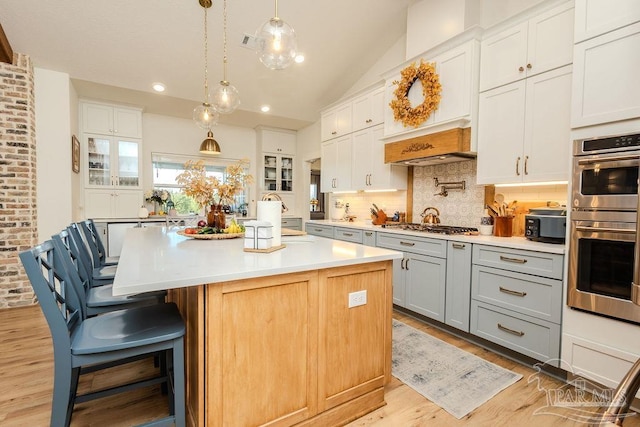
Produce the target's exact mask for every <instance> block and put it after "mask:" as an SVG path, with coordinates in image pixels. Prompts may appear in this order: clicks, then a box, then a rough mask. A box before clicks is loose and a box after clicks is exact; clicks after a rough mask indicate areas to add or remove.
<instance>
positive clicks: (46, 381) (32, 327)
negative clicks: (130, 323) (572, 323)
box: [0, 306, 640, 427]
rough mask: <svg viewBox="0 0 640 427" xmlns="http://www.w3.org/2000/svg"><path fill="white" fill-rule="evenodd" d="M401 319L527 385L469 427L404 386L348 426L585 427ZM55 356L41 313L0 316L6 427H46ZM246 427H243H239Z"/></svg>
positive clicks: (84, 415)
mask: <svg viewBox="0 0 640 427" xmlns="http://www.w3.org/2000/svg"><path fill="white" fill-rule="evenodd" d="M394 317H395V318H397V319H398V320H401V321H403V322H405V323H407V324H409V325H411V326H413V327H416V328H418V329H421V330H423V331H425V332H428V333H430V334H432V335H434V336H435V337H437V338H440V339H443V340H445V341H447V342H449V343H451V344H454V345H456V346H458V347H460V348H463V349H464V350H466V351H469V352H471V353H473V354H476V355H478V356H480V357H483V358H484V359H486V360H489V361H491V362H494V363H496V364H498V365H500V366H503V367H505V368H507V369H511V370H513V371H515V372H519V373H521V374H522V375H523V379H521V380H520V381H518V382H517V383H516V384H514V385H513V386H511V387H509V388H507V389H506V390H504V391H502V392H501V393H500V394H498V395H497V396H496V397H495V398H493V399H491V400H490V401H489V402H487V403H485V404H484V405H482V406H481V407H480V408H478V409H476V410H474V411H473V412H472V413H471V414H470V415H468V416H466V417H465V418H463V419H462V420H457V419H455V418H454V417H453V416H451V415H449V414H448V413H447V412H446V411H444V410H443V409H441V408H439V407H438V406H436V405H434V404H433V403H431V402H429V401H428V400H427V399H425V398H424V397H422V396H421V395H420V394H418V393H416V392H415V391H413V390H412V389H410V388H409V387H407V386H406V385H404V384H403V383H401V382H400V381H398V380H395V379H394V380H393V381H392V382H391V384H389V385H388V386H387V392H386V401H387V405H386V406H384V407H382V408H380V409H378V410H377V411H374V412H372V413H370V414H367V415H365V416H363V417H362V418H359V419H357V420H355V421H353V422H352V423H350V424H349V426H350V427H355V426H376V427H386V426H392V427H396V426H397V427H409V426H457V425H469V426H503V425H504V426H506V425H509V426H536V427H537V426H584V425H585V424H581V423H577V422H573V421H571V420H569V419H567V418H562V417H558V416H552V415H535V414H534V413H535V411H536V410H539V409H540V408H542V407H543V406H545V404H546V395H545V393H543V392H541V391H538V389H537V384H536V383H531V384H528V383H527V379H528V377H529V376H530V375H531V374H534V373H535V371H534V370H533V369H531V368H528V367H525V366H522V365H520V364H518V363H516V362H513V361H511V360H509V359H506V358H503V357H501V356H498V355H496V354H494V353H492V352H490V351H488V350H486V349H483V348H481V347H478V346H475V345H473V344H470V343H468V342H467V341H464V340H462V339H460V338H457V337H454V336H451V335H449V334H447V333H446V332H443V331H441V330H439V329H437V328H433V327H431V326H427V325H424V324H423V323H421V322H419V321H417V320H415V319H413V318H411V317H408V316H405V315H403V314H402V313H395V314H394ZM152 371H153V367H152V365H151V363H149V362H148V361H141V362H137V363H135V364H132V365H131V366H129V367H126V368H124V367H120V368H113V369H111V370H110V371H109V372H106V371H105V372H102V373H100V374H95V375H92V376H87V377H85V378H84V379H83V381H82V382H81V384H80V390H81V391H82V390H87V389H91V388H93V389H99V388H102V387H104V386H105V385H107V384H109V383H111V382H118V381H119V380H120V379H121V378H123V377H128V376H133V375H135V376H136V377H139V376H141V375H143V374H145V373H149V375H151V373H152ZM52 382H53V353H52V348H51V339H50V337H49V329H48V327H47V325H46V322H45V320H44V317H43V315H42V312H41V311H40V308H39V307H37V306H33V307H25V308H15V309H5V310H0V425H1V426H3V427H6V426H46V425H48V422H49V413H50V410H51V390H52ZM543 385H544V387H545V388H547V389H555V388H558V387H560V386H562V383H560V382H559V381H557V380H555V379H551V378H550V377H547V376H544V378H543ZM166 408H167V405H166V399H165V398H164V397H163V396H162V395H161V394H160V393H159V389H158V387H150V388H147V389H142V390H137V391H134V392H130V393H127V394H120V395H116V396H112V397H109V398H105V399H101V400H96V401H93V402H87V403H84V404H80V405H76V409H75V411H74V414H73V422H72V426H89V425H92V426H129V425H135V424H139V423H142V422H145V421H149V420H152V419H154V418H158V417H161V416H162V415H164V414H166V411H167V409H166ZM639 418H640V417H634V418H630V419H628V420H627V421H625V423H624V425H625V426H640V419H639ZM234 427H242V426H234Z"/></svg>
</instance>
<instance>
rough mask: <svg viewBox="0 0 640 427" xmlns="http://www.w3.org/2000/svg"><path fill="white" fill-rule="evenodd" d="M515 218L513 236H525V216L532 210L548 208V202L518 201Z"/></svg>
mask: <svg viewBox="0 0 640 427" xmlns="http://www.w3.org/2000/svg"><path fill="white" fill-rule="evenodd" d="M516 205H517V207H516V210H515V217H514V218H513V235H514V236H524V227H525V215H526V214H528V213H529V209H531V208H540V207H545V206H547V201H546V200H532V201H523V202H521V201H518V203H517V204H516Z"/></svg>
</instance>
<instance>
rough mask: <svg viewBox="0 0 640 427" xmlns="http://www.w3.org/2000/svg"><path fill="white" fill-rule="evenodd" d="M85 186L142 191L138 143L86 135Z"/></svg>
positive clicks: (134, 140) (130, 140) (132, 140)
mask: <svg viewBox="0 0 640 427" xmlns="http://www.w3.org/2000/svg"><path fill="white" fill-rule="evenodd" d="M86 142H87V144H86V153H87V155H86V157H85V159H86V167H87V169H86V170H87V173H86V174H85V177H86V182H85V184H86V186H87V187H93V188H104V187H119V188H131V189H133V188H140V170H141V165H140V146H141V143H140V141H139V140H136V139H124V138H118V137H110V136H102V135H91V134H89V135H86Z"/></svg>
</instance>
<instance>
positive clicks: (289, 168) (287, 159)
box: [263, 153, 294, 192]
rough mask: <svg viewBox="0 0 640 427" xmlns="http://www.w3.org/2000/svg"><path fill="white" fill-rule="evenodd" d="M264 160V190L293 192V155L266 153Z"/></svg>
mask: <svg viewBox="0 0 640 427" xmlns="http://www.w3.org/2000/svg"><path fill="white" fill-rule="evenodd" d="M263 161H264V173H263V177H264V178H263V179H264V182H263V190H265V191H278V192H292V191H293V176H294V175H293V156H288V155H281V154H270V153H264V154H263Z"/></svg>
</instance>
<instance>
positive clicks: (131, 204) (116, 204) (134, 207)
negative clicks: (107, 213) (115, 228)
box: [112, 190, 143, 218]
mask: <svg viewBox="0 0 640 427" xmlns="http://www.w3.org/2000/svg"><path fill="white" fill-rule="evenodd" d="M113 194H114V196H113V199H114V200H113V215H112V216H113V217H114V218H135V217H136V216H137V215H138V209H140V206H141V205H142V200H143V194H142V191H141V190H137V191H129V190H119V191H114V193H113Z"/></svg>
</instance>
